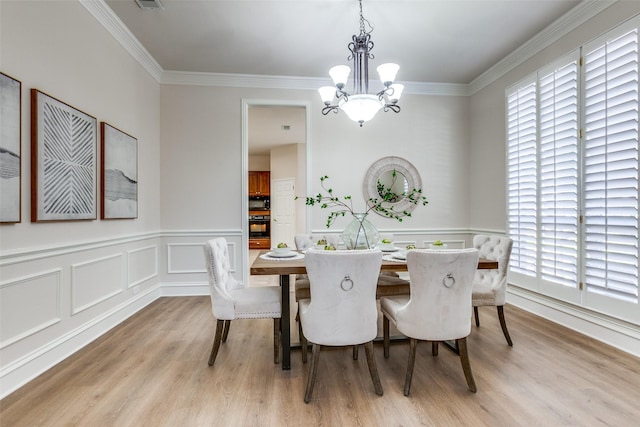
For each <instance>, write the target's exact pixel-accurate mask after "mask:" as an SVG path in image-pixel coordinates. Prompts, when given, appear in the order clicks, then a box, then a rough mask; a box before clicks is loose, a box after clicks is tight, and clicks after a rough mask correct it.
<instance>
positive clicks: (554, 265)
mask: <svg viewBox="0 0 640 427" xmlns="http://www.w3.org/2000/svg"><path fill="white" fill-rule="evenodd" d="M639 27H640V17H638V16H636V17H635V18H633V19H632V20H629V21H627V22H626V23H624V24H622V25H621V26H620V27H618V28H616V29H615V30H613V31H611V32H609V33H607V34H605V35H604V36H602V37H601V38H599V39H597V40H594V41H593V42H590V43H589V44H587V45H585V46H583V47H582V48H581V51H582V52H583V61H582V62H583V63H582V66H580V61H579V60H578V58H579V55H578V52H580V51H576V53H575V54H571V55H569V56H567V57H566V58H563V59H561V60H559V61H558V62H556V63H554V64H551V65H549V66H547V67H545V68H543V69H541V70H539V71H538V72H537V73H536V76H537V78H536V79H533V78H532V77H529V78H527V79H525V80H523V81H522V82H520V83H518V84H517V85H515V86H513V87H511V88H509V89H507V92H506V104H507V105H506V107H507V117H506V121H507V150H508V165H507V169H508V178H507V179H508V183H507V184H508V185H507V193H508V194H507V200H508V206H507V214H508V221H509V223H508V229H509V235H510V236H511V237H512V238H513V239H514V246H513V250H514V252H513V254H512V260H511V265H510V281H511V282H513V283H516V284H518V285H520V286H524V287H528V288H530V289H534V290H536V291H537V292H540V293H543V294H545V295H549V296H552V297H554V298H558V299H562V300H565V301H570V302H573V303H575V304H579V305H582V306H585V307H588V308H590V309H593V310H597V311H600V312H603V313H606V314H609V315H611V316H614V317H619V318H622V319H625V320H630V321H632V322H636V323H638V322H640V297H639V285H638V281H639V278H640V266H639V261H638V260H639V258H640V252H639V251H640V248H639V243H638V241H639V237H640V233H639V228H640V222H639V211H640V205H639V196H638V192H639V188H640V175H639V157H640V155H639V148H638V147H639V121H640V120H639V119H640V117H639V111H640V99H639V81H640V74H639V66H638V62H639V40H638V33H639ZM581 219H582V221H581Z"/></svg>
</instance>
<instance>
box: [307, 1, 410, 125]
mask: <svg viewBox="0 0 640 427" xmlns="http://www.w3.org/2000/svg"><path fill="white" fill-rule="evenodd" d="M358 3H359V4H360V34H359V35H357V36H356V35H354V36H353V37H352V40H353V41H352V42H351V43H349V44H348V45H347V47H348V48H349V51H350V52H351V55H349V57H348V58H347V60H349V61H351V60H353V94H349V93H348V92H346V90H345V85H346V84H347V79H348V78H349V73H350V72H351V69H350V68H349V67H348V66H346V65H336V66H335V67H333V68H331V69H330V70H329V75H330V76H331V79H332V80H333V84H334V85H335V86H323V87H321V88H320V89H318V92H320V97H321V98H322V102H324V105H325V106H324V108H323V109H322V114H324V115H325V116H326V115H327V114H329V112H330V111H333V112H334V113H338V109H341V110H342V111H344V112H345V113H346V114H347V116H349V118H350V119H351V120H353V121H354V122H358V123H359V124H360V127H362V124H363V123H364V122H367V121H369V120H371V119H372V118H373V117H374V116H375V115H376V114H377V113H378V111H380V110H381V109H383V110H384V111H385V112H386V111H389V110H391V111H393V112H394V113H399V112H400V106H399V105H398V100H399V99H400V95H402V91H403V90H404V86H403V85H401V84H394V83H393V81H394V80H395V78H396V73H397V72H398V70H399V69H400V66H399V65H398V64H393V63H387V64H382V65H380V66H379V67H378V68H377V71H378V74H379V75H380V80H381V81H382V84H383V85H384V87H383V89H382V90H381V91H380V92H378V93H376V94H375V95H372V94H369V93H368V92H369V59H373V58H374V56H373V54H372V53H371V49H373V42H372V41H371V32H372V31H373V27H372V26H371V24H370V23H369V21H367V20H366V19H365V18H364V17H363V16H362V0H358ZM365 23H366V24H367V25H368V26H369V28H370V30H369V31H368V32H367V31H366V29H365ZM334 101H337V105H336V104H333V105H332V102H334Z"/></svg>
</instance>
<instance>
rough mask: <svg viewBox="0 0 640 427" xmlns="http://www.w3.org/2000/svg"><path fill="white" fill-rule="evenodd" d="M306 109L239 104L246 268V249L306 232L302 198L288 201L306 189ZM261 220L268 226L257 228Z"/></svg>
mask: <svg viewBox="0 0 640 427" xmlns="http://www.w3.org/2000/svg"><path fill="white" fill-rule="evenodd" d="M309 111H310V105H309V104H308V103H307V102H295V101H273V100H243V115H242V121H243V135H242V143H243V147H242V148H243V171H242V173H243V188H244V189H246V192H247V197H245V198H244V200H245V206H243V209H242V212H243V216H244V218H243V242H244V248H245V250H243V254H244V260H245V265H247V270H248V259H249V257H248V256H249V251H248V250H247V249H251V250H264V249H269V248H271V247H273V246H275V245H277V244H278V243H279V242H286V243H287V244H290V245H293V244H294V239H293V237H294V235H295V234H296V233H303V232H305V231H306V230H307V221H308V218H307V216H308V214H307V212H308V210H307V209H306V206H305V204H304V199H302V198H301V199H300V200H297V201H294V200H293V198H294V197H295V195H298V196H305V195H306V194H307V191H308V188H309V179H308V170H309V153H310V140H309V126H308V123H309ZM265 180H266V182H267V183H268V184H267V185H266V187H265ZM289 199H291V200H289ZM260 221H262V224H264V223H265V222H266V223H268V226H267V227H264V226H263V225H259V222H260ZM265 228H266V230H267V232H266V233H265V232H264V229H265Z"/></svg>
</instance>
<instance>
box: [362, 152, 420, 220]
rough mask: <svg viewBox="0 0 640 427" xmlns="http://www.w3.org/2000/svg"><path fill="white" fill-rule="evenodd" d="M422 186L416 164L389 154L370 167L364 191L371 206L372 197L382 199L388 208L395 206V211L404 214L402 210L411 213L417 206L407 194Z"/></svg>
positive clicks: (363, 187) (365, 178)
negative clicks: (408, 198)
mask: <svg viewBox="0 0 640 427" xmlns="http://www.w3.org/2000/svg"><path fill="white" fill-rule="evenodd" d="M421 188H422V181H421V180H420V174H419V173H418V170H417V169H416V168H415V166H413V165H412V164H411V163H410V162H409V161H407V160H405V159H403V158H402V157H395V156H389V157H383V158H381V159H380V160H378V161H376V162H375V163H374V164H372V165H371V167H369V170H367V173H366V175H365V177H364V182H363V186H362V191H363V194H364V198H365V200H366V201H367V204H368V205H369V206H371V205H372V203H371V199H375V200H378V201H380V200H382V201H384V204H385V205H386V207H387V208H391V207H393V211H394V212H396V213H398V214H399V215H402V212H407V213H409V212H411V211H413V210H414V209H415V208H416V204H415V203H412V202H411V201H409V200H407V198H406V195H407V194H408V193H409V192H411V191H412V190H414V189H421ZM376 212H377V211H376ZM377 213H378V214H379V215H382V216H385V215H384V214H382V213H380V212H377Z"/></svg>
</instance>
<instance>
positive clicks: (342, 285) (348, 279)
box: [340, 274, 353, 292]
mask: <svg viewBox="0 0 640 427" xmlns="http://www.w3.org/2000/svg"><path fill="white" fill-rule="evenodd" d="M345 285H346V286H345ZM340 288H341V289H342V290H343V291H345V292H349V291H350V290H351V289H353V280H351V277H349V275H348V274H347V275H345V276H344V279H342V281H341V282H340Z"/></svg>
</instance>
